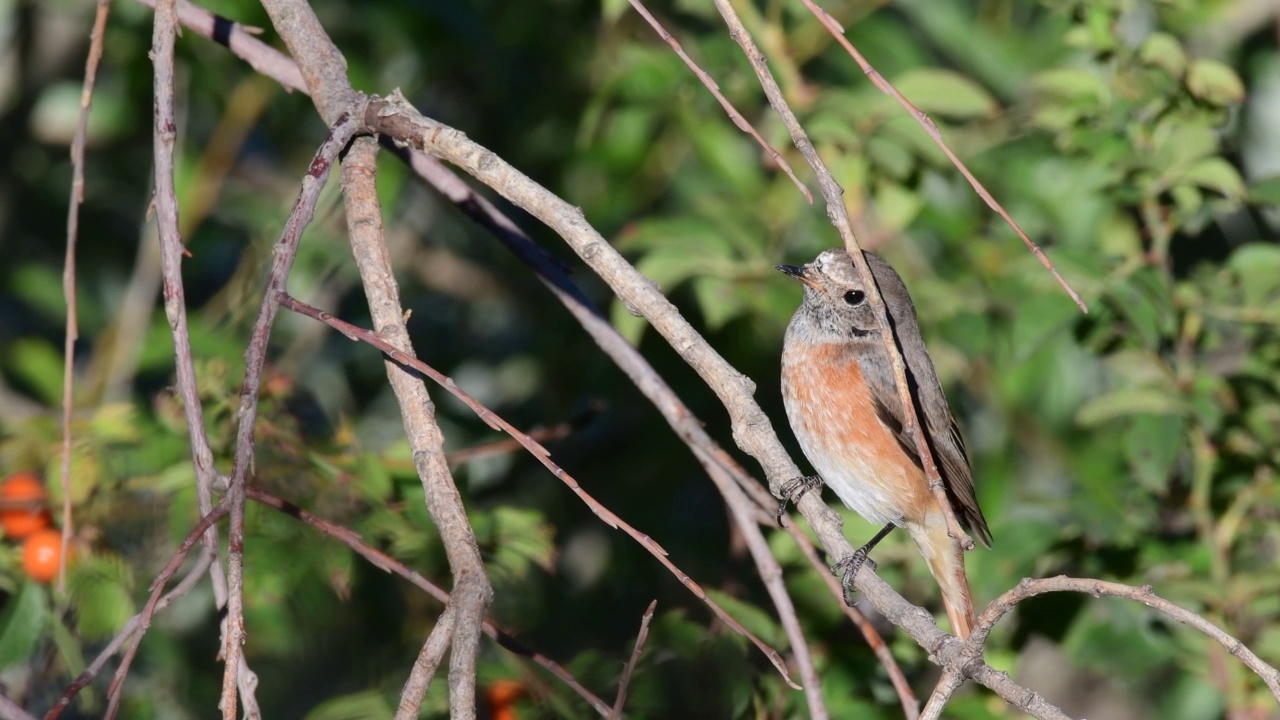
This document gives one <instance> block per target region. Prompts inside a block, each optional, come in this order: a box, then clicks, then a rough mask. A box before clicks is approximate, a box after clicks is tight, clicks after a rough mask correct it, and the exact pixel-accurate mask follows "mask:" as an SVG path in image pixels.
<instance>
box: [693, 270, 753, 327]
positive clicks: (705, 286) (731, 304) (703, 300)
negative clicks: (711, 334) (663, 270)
mask: <svg viewBox="0 0 1280 720" xmlns="http://www.w3.org/2000/svg"><path fill="white" fill-rule="evenodd" d="M693 294H694V296H695V297H697V298H698V307H699V309H701V310H702V316H703V317H704V318H705V319H706V321H707V327H709V328H711V329H712V330H717V329H719V328H721V327H724V324H725V323H727V322H729V321H730V320H732V319H733V318H735V317H737V316H738V315H741V314H742V313H743V312H744V311H745V310H746V309H747V307H748V303H747V298H746V297H744V296H743V295H742V294H741V293H740V292H739V290H738V287H737V285H736V284H735V283H733V282H730V281H728V280H724V279H723V278H718V277H712V276H707V277H699V278H695V279H694V281H693Z"/></svg>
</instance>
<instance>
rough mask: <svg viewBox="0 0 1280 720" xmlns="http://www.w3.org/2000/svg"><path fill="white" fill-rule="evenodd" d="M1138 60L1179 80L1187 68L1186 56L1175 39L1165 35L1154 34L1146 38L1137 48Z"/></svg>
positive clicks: (1160, 33)
mask: <svg viewBox="0 0 1280 720" xmlns="http://www.w3.org/2000/svg"><path fill="white" fill-rule="evenodd" d="M1138 59H1139V60H1141V61H1142V62H1143V63H1146V64H1147V65H1152V66H1154V67H1158V68H1160V69H1161V70H1164V71H1165V72H1167V73H1169V75H1171V76H1173V77H1174V78H1181V77H1182V72H1183V71H1184V70H1186V68H1187V54H1186V52H1184V51H1183V49H1182V44H1181V43H1179V42H1178V40H1177V38H1175V37H1173V36H1172V35H1169V34H1167V33H1162V32H1155V33H1151V35H1149V36H1147V39H1146V40H1144V41H1143V42H1142V46H1141V47H1140V48H1138Z"/></svg>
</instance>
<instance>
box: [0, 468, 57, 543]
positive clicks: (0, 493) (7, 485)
mask: <svg viewBox="0 0 1280 720" xmlns="http://www.w3.org/2000/svg"><path fill="white" fill-rule="evenodd" d="M47 497H48V493H46V492H45V489H44V483H41V482H40V478H38V477H36V476H35V475H34V474H32V473H29V472H17V473H14V474H12V475H10V476H9V477H7V478H5V480H4V482H3V483H0V503H3V504H5V505H9V506H15V505H16V506H18V507H8V508H6V509H3V510H0V529H3V530H4V534H5V535H6V536H8V537H11V538H24V537H26V536H28V535H30V534H31V533H33V532H36V531H37V530H43V529H44V528H47V527H49V511H48V510H46V509H45V508H44V507H43V504H44V501H45V499H46V498H47Z"/></svg>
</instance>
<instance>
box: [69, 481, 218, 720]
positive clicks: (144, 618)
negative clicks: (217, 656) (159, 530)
mask: <svg viewBox="0 0 1280 720" xmlns="http://www.w3.org/2000/svg"><path fill="white" fill-rule="evenodd" d="M227 510H228V502H227V499H225V498H224V499H223V501H222V502H221V503H219V504H218V507H216V508H214V509H213V512H210V513H209V514H208V515H205V516H204V517H202V518H200V522H198V523H196V526H195V527H194V528H192V530H191V532H190V533H188V534H187V537H186V539H185V540H183V541H182V544H181V545H179V546H178V550H177V552H175V553H174V554H173V557H171V558H169V562H168V563H166V564H165V566H164V569H163V570H161V571H160V574H159V575H157V576H156V579H155V581H154V582H152V583H151V598H150V599H149V600H147V604H146V605H145V606H143V608H142V612H141V613H139V614H138V624H137V631H136V632H134V634H133V642H131V643H129V649H128V650H126V651H125V653H124V657H122V658H121V659H120V667H118V668H116V674H115V677H113V678H112V679H111V686H110V687H109V688H107V712H106V714H105V715H104V717H105V718H106V720H114V718H115V716H116V713H117V712H119V710H120V699H121V698H122V697H123V696H124V680H125V678H126V677H127V676H128V675H129V666H130V665H132V664H133V658H134V656H136V655H137V654H138V646H139V645H141V644H142V636H143V635H146V634H147V629H148V628H150V627H151V618H152V616H153V615H155V612H156V607H157V606H158V605H159V604H160V600H161V593H163V592H164V586H165V584H166V583H168V582H169V579H170V578H172V577H173V575H174V573H176V572H178V568H180V567H182V563H183V561H185V560H186V559H187V553H189V552H191V548H192V547H194V546H195V544H196V542H197V541H199V540H200V538H201V537H202V536H203V535H204V533H205V530H206V529H208V528H209V527H210V526H211V525H213V524H214V523H216V522H218V521H219V520H221V519H222V517H223V516H224V515H226V514H227ZM233 677H234V674H233ZM55 707H59V706H55ZM59 711H61V708H60V707H59Z"/></svg>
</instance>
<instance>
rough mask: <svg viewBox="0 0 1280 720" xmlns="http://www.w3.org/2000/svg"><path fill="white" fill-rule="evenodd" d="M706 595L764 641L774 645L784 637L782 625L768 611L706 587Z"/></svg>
mask: <svg viewBox="0 0 1280 720" xmlns="http://www.w3.org/2000/svg"><path fill="white" fill-rule="evenodd" d="M707 596H708V597H710V598H711V599H712V600H714V601H715V602H716V604H717V605H719V606H720V607H722V608H724V611H725V612H727V613H729V616H730V617H732V618H733V619H734V620H737V621H738V622H740V623H742V626H743V627H745V628H746V629H747V630H749V631H751V632H752V633H753V634H754V635H755V636H756V637H758V638H760V640H761V641H763V642H764V643H766V644H768V645H775V644H777V643H779V642H782V640H783V639H784V635H783V633H782V626H781V625H779V624H778V622H777V621H776V620H775V619H774V617H773V615H772V614H770V613H769V612H767V611H765V610H763V609H761V608H760V607H758V606H756V605H752V604H751V603H748V602H745V601H743V600H740V599H738V598H736V597H733V596H732V595H727V594H725V593H723V592H720V591H719V590H712V589H710V588H707Z"/></svg>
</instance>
